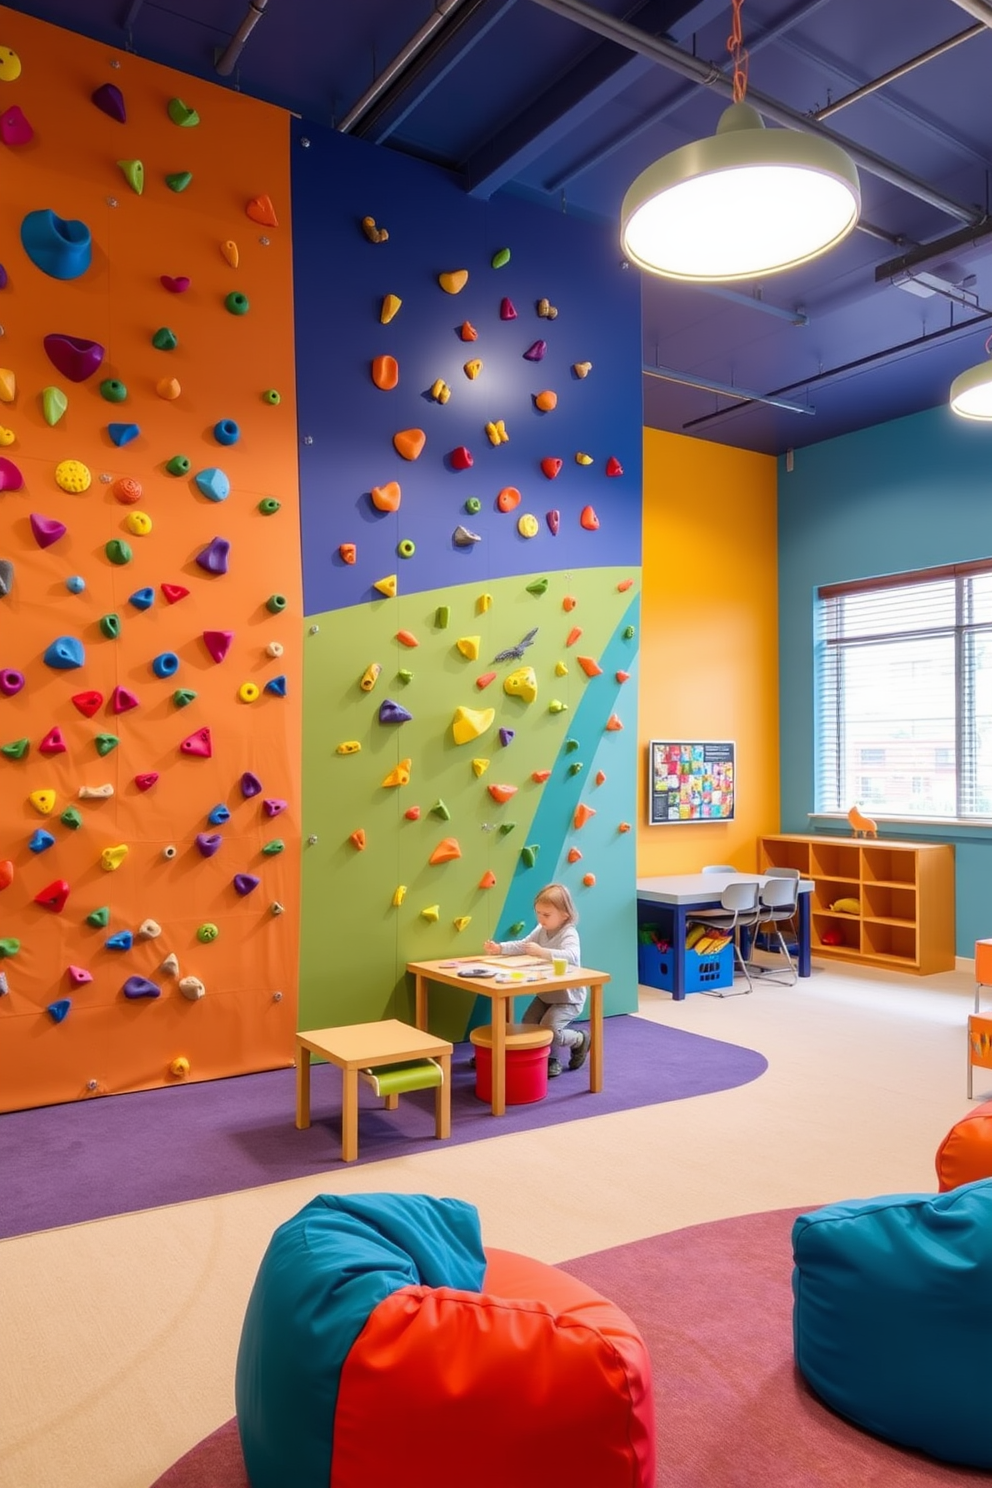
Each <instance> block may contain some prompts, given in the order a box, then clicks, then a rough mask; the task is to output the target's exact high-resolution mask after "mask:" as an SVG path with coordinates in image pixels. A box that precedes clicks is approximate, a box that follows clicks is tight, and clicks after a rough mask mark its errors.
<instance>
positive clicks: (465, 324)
mask: <svg viewBox="0 0 992 1488" xmlns="http://www.w3.org/2000/svg"><path fill="white" fill-rule="evenodd" d="M458 334H459V336H461V338H462V340H463V341H478V339H479V333H478V331H477V330H476V329H475V326H474V325H472V323H471V321H468V320H463V321H462V323H461V326H460V328H459V331H458Z"/></svg>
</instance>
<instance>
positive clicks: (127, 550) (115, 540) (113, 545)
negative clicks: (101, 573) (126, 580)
mask: <svg viewBox="0 0 992 1488" xmlns="http://www.w3.org/2000/svg"><path fill="white" fill-rule="evenodd" d="M104 552H105V553H106V555H107V557H108V558H109V559H110V562H111V563H115V564H117V566H118V567H122V566H123V565H124V564H125V563H130V562H131V559H132V558H133V557H134V553H133V552H132V551H131V546H130V544H129V543H126V542H125V541H124V539H123V538H120V537H112V538H111V539H110V541H109V542H108V543H106V544H105V546H104Z"/></svg>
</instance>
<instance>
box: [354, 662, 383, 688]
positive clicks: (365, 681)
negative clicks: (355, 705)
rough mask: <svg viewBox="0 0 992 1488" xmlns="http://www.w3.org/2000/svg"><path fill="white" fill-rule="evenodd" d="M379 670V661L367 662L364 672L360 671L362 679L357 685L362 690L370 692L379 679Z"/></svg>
mask: <svg viewBox="0 0 992 1488" xmlns="http://www.w3.org/2000/svg"><path fill="white" fill-rule="evenodd" d="M381 671H382V667H381V666H380V665H379V663H378V662H377V661H370V662H369V664H368V666H367V667H366V668H365V670H364V672H363V673H362V680H361V681H360V682H359V684H358V685H359V687H360V688H361V689H362V691H363V692H371V691H372V689H373V687H374V686H375V684H376V683H377V682H378V680H379V673H380V672H381Z"/></svg>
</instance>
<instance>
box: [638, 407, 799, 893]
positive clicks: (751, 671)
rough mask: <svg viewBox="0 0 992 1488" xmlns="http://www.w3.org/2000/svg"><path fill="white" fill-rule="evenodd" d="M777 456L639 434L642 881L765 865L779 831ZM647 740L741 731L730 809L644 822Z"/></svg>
mask: <svg viewBox="0 0 992 1488" xmlns="http://www.w3.org/2000/svg"><path fill="white" fill-rule="evenodd" d="M775 482H776V476H775V461H774V459H772V458H771V456H768V455H756V454H752V453H750V452H748V451H743V450H737V449H731V448H728V447H727V446H724V445H718V444H709V443H706V442H704V441H702V440H697V439H688V438H686V437H684V436H683V435H680V434H665V433H662V432H661V431H659V430H657V429H645V431H644V556H643V570H644V587H643V596H642V601H641V662H640V697H639V708H638V772H639V776H638V818H637V819H638V829H637V873H638V877H641V878H644V877H651V876H653V875H656V874H661V873H692V872H695V871H697V870H698V869H699V868H700V867H702V865H703V864H704V863H733V864H734V866H735V867H736V868H740V869H742V870H745V871H747V870H751V869H754V868H755V867H756V866H757V860H756V850H755V839H756V837H757V836H758V835H760V834H761V833H762V832H773V831H777V830H778V826H779V779H778V756H779V723H778V709H779V702H778V603H777V595H778V579H777V564H778V557H777V542H776V494H775ZM651 739H700V740H703V739H733V740H735V741H736V745H737V805H736V816H735V819H734V820H733V821H729V822H693V823H687V824H685V825H679V824H674V825H671V826H657V827H649V826H647V825H646V823H647V803H646V794H647V752H648V742H649V740H651Z"/></svg>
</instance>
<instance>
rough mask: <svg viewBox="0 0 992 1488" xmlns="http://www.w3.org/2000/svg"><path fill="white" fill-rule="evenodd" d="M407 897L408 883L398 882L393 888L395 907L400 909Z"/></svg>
mask: <svg viewBox="0 0 992 1488" xmlns="http://www.w3.org/2000/svg"><path fill="white" fill-rule="evenodd" d="M405 898H406V884H397V885H396V887H395V889H394V890H393V908H394V909H399V907H400V905H401V904H402V903H403V900H404V899H405Z"/></svg>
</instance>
